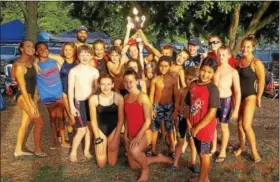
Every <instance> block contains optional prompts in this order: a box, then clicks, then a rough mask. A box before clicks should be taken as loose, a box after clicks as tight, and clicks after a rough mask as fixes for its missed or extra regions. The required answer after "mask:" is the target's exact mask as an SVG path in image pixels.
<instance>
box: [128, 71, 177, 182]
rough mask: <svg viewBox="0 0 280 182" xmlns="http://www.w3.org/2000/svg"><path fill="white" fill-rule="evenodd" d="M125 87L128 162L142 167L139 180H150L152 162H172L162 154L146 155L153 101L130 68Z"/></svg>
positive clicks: (132, 165) (133, 165) (149, 138)
mask: <svg viewBox="0 0 280 182" xmlns="http://www.w3.org/2000/svg"><path fill="white" fill-rule="evenodd" d="M124 87H125V89H126V90H127V91H128V94H127V95H126V96H125V98H124V111H125V117H126V121H125V132H124V138H125V143H126V151H127V157H128V163H129V165H130V167H131V168H132V169H137V168H141V170H142V171H141V176H140V178H139V179H138V181H148V177H149V168H148V165H149V164H151V163H159V162H164V163H171V162H172V160H171V159H169V158H167V157H165V156H164V155H162V154H158V155H157V156H155V157H146V155H145V153H144V150H145V149H146V148H147V147H148V146H149V145H150V144H151V130H150V129H149V128H150V125H151V103H150V101H149V97H148V96H147V95H146V94H145V93H143V92H141V91H139V89H138V88H137V73H136V72H135V71H134V70H133V69H131V68H128V69H127V70H126V71H125V73H124Z"/></svg>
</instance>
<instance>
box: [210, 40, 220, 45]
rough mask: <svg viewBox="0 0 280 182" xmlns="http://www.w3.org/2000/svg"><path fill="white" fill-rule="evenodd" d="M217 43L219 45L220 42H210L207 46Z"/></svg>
mask: <svg viewBox="0 0 280 182" xmlns="http://www.w3.org/2000/svg"><path fill="white" fill-rule="evenodd" d="M219 43H220V41H218V40H214V41H212V42H209V45H211V44H219Z"/></svg>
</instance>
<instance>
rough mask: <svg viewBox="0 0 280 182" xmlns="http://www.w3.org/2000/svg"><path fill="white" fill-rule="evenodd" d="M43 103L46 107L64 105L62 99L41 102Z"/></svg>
mask: <svg viewBox="0 0 280 182" xmlns="http://www.w3.org/2000/svg"><path fill="white" fill-rule="evenodd" d="M43 104H44V105H45V106H46V107H47V108H57V107H64V104H63V99H62V98H60V99H57V100H55V101H48V102H43Z"/></svg>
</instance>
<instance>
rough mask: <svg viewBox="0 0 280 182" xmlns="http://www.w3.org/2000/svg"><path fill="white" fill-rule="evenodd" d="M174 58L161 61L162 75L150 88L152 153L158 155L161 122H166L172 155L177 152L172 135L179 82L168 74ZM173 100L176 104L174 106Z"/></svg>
mask: <svg viewBox="0 0 280 182" xmlns="http://www.w3.org/2000/svg"><path fill="white" fill-rule="evenodd" d="M171 61H172V58H171V57H169V56H162V57H160V59H159V62H158V65H159V73H160V75H159V76H157V77H156V78H153V80H152V83H151V88H150V101H151V103H152V105H153V106H152V109H153V113H152V115H153V119H152V124H151V128H152V131H153V132H152V153H153V155H156V143H157V137H158V131H159V129H160V124H161V121H164V125H165V130H166V132H167V133H168V134H167V135H168V140H169V150H170V151H169V152H170V153H172V155H173V154H174V152H175V145H174V137H173V134H172V130H173V120H175V119H176V118H177V116H178V111H179V102H178V101H179V100H178V83H177V80H176V79H175V78H174V77H172V76H171V75H170V74H168V72H169V69H170V66H171ZM173 98H174V100H175V104H173Z"/></svg>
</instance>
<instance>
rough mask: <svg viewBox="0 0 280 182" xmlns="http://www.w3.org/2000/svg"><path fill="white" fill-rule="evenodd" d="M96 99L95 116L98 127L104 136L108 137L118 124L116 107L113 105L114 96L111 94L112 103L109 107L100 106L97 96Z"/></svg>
mask: <svg viewBox="0 0 280 182" xmlns="http://www.w3.org/2000/svg"><path fill="white" fill-rule="evenodd" d="M97 97H98V105H97V107H96V115H97V121H98V127H99V129H100V130H101V131H102V132H103V133H104V134H105V135H106V136H109V135H110V134H111V132H112V131H113V130H114V129H115V128H116V127H117V123H118V106H117V105H116V104H115V94H113V103H112V104H111V105H109V106H102V105H101V104H100V101H99V95H98V96H97Z"/></svg>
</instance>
